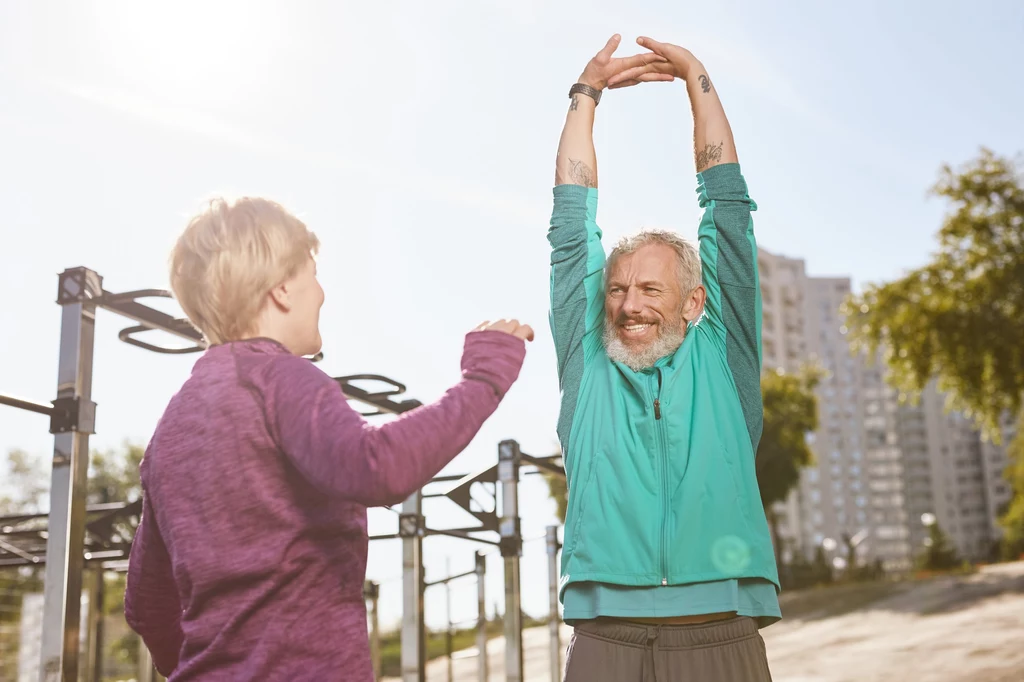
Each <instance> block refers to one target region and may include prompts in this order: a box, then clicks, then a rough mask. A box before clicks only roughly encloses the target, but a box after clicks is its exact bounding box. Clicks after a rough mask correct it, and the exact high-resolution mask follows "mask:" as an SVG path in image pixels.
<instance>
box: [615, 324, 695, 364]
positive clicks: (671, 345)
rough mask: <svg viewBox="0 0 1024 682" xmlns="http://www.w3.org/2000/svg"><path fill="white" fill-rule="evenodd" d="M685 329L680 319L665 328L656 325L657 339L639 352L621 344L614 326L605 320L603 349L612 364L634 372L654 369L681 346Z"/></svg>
mask: <svg viewBox="0 0 1024 682" xmlns="http://www.w3.org/2000/svg"><path fill="white" fill-rule="evenodd" d="M685 337H686V327H685V326H683V324H682V319H681V318H680V319H679V320H673V321H672V323H670V324H668V325H667V326H662V325H658V338H656V339H655V340H654V342H653V343H651V344H650V345H649V346H646V347H645V348H641V349H639V350H630V349H629V348H628V347H627V346H626V344H624V343H623V342H622V339H620V338H619V335H618V333H617V328H616V325H615V324H614V323H612V322H608V321H607V320H606V321H605V323H604V349H605V353H607V354H608V357H609V358H611V359H612V360H613V361H614V362H620V363H622V364H623V365H625V366H626V367H629V368H630V369H631V370H633V371H634V372H639V371H641V370H644V369H647V368H648V367H654V363H656V362H657V361H658V360H660V359H661V358H663V357H665V356H666V355H672V354H673V353H675V352H676V350H678V348H679V346H681V345H683V339H684V338H685Z"/></svg>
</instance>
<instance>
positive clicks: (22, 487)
mask: <svg viewBox="0 0 1024 682" xmlns="http://www.w3.org/2000/svg"><path fill="white" fill-rule="evenodd" d="M4 481H5V483H6V484H7V485H6V486H5V487H6V488H7V491H6V492H5V493H4V494H3V495H0V514H35V513H38V512H39V511H40V510H41V509H45V508H47V507H48V506H49V504H48V502H47V499H46V495H47V493H48V492H49V490H50V480H49V478H48V477H47V472H46V469H45V468H43V460H42V458H41V457H33V456H32V455H30V454H28V453H27V452H25V451H24V450H17V449H15V450H9V451H8V452H7V476H6V477H5V478H4Z"/></svg>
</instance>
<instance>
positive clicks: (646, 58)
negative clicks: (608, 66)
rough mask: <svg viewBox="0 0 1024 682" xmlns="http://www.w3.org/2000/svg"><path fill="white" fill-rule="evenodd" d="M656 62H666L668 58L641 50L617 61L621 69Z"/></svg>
mask: <svg viewBox="0 0 1024 682" xmlns="http://www.w3.org/2000/svg"><path fill="white" fill-rule="evenodd" d="M658 62H661V63H666V62H668V60H667V59H665V58H664V57H662V56H661V55H659V54H656V53H654V52H641V53H640V54H635V55H633V56H631V57H623V58H622V59H620V60H619V61H618V67H619V68H620V69H622V70H625V69H635V68H639V67H644V66H647V65H648V64H655V63H658Z"/></svg>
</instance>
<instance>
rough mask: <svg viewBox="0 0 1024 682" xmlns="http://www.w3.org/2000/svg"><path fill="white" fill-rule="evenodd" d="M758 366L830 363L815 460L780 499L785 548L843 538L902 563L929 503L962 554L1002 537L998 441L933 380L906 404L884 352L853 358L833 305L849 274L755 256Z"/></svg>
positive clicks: (831, 546) (916, 542) (919, 543)
mask: <svg viewBox="0 0 1024 682" xmlns="http://www.w3.org/2000/svg"><path fill="white" fill-rule="evenodd" d="M758 264H759V268H760V275H761V290H762V304H763V315H762V319H763V324H762V336H763V359H764V367H765V370H766V371H768V370H771V369H774V368H781V369H783V370H785V371H787V372H795V371H798V370H799V368H800V367H801V365H802V364H804V363H805V362H812V363H816V364H818V365H819V366H821V367H822V368H823V369H824V370H825V371H826V376H825V378H824V379H823V381H822V382H821V384H820V386H819V387H818V391H817V394H818V409H819V428H818V430H817V431H816V432H815V433H814V434H812V435H811V436H810V437H809V441H810V444H811V449H812V451H813V452H814V454H815V458H816V463H815V466H812V467H808V468H807V469H806V470H805V471H804V472H803V476H802V478H801V481H800V484H799V485H798V487H797V488H796V489H795V490H794V491H793V494H792V495H790V497H789V499H788V500H787V501H786V502H785V503H782V504H779V505H777V507H776V513H777V515H778V518H779V521H780V536H781V538H782V541H783V550H782V555H783V559H784V560H786V561H788V560H790V559H791V558H792V557H793V555H794V552H803V553H804V554H805V555H806V556H808V558H810V556H811V555H813V553H814V551H815V549H816V548H817V547H819V546H823V547H825V548H826V550H827V551H828V552H829V553H830V554H832V555H833V557H834V558H837V559H839V562H838V565H840V566H841V565H843V559H844V558H845V556H846V549H845V547H844V545H845V541H846V539H851V540H852V541H853V542H854V544H855V545H856V556H857V558H858V563H861V562H863V563H869V562H874V561H875V560H876V559H877V560H880V561H881V562H882V564H883V566H884V567H885V568H886V570H890V571H900V570H906V569H909V568H910V567H911V566H912V564H913V560H914V557H915V556H916V555H918V554H919V553H920V552H921V551H922V550H923V549H924V538H925V537H926V536H927V533H928V529H927V527H926V526H924V525H923V523H922V522H921V518H922V515H923V514H926V513H931V514H934V515H935V516H936V517H937V519H938V522H939V523H940V524H941V525H942V527H943V529H945V530H946V531H947V532H948V533H949V534H950V536H951V538H952V539H953V542H954V543H955V544H956V546H957V548H958V549H959V550H960V551H961V553H962V554H963V555H965V556H969V557H971V558H980V557H981V556H984V552H987V550H988V548H989V547H990V546H991V543H992V542H993V540H994V538H996V537H998V533H997V531H998V525H997V523H996V518H997V517H998V512H999V510H1000V509H1001V505H1004V504H1005V503H1006V501H1007V500H1008V499H1009V496H1010V494H1011V493H1010V491H1009V489H1008V486H1006V485H1005V483H1004V482H1003V481H1002V470H1003V468H1005V466H1006V461H1007V460H1006V454H1005V449H1004V448H1003V447H1002V446H996V445H994V444H992V443H986V442H983V441H982V439H981V438H980V436H979V434H978V432H977V431H976V430H974V429H973V427H972V426H971V424H970V423H969V421H968V420H967V419H966V418H964V417H963V416H962V415H959V414H956V413H952V414H946V413H945V411H944V407H943V403H942V400H943V398H942V396H940V395H939V394H938V393H937V392H935V391H934V390H933V391H932V392H930V393H927V394H926V395H925V396H923V398H922V400H921V402H920V403H919V404H918V405H905V404H901V401H900V400H899V395H898V393H897V391H896V390H895V389H893V388H892V387H891V386H889V385H888V384H887V383H886V382H885V379H884V374H885V371H884V363H883V362H882V359H881V358H880V357H879V358H876V361H875V362H869V361H868V358H866V357H854V356H852V355H851V353H850V348H849V343H848V339H847V330H846V328H845V327H844V319H843V316H842V315H841V313H840V307H841V305H842V303H843V301H844V300H845V299H846V297H847V296H848V295H849V294H850V291H851V282H850V279H849V278H845V277H834V278H828V277H808V276H807V273H806V268H805V263H804V261H803V260H800V259H792V258H787V257H785V256H780V255H776V254H772V253H769V252H767V251H764V250H763V249H762V250H761V251H760V252H759V255H758Z"/></svg>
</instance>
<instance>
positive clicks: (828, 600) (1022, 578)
mask: <svg viewBox="0 0 1024 682" xmlns="http://www.w3.org/2000/svg"><path fill="white" fill-rule="evenodd" d="M1004 594H1024V573H1022V572H1021V571H1020V570H1019V569H1017V570H1015V569H1014V564H1006V565H994V566H987V567H985V569H984V570H982V571H979V572H977V573H973V574H967V575H947V576H935V577H932V578H928V579H924V580H921V579H918V580H904V581H879V582H870V583H852V584H849V585H830V586H827V587H818V588H812V589H808V590H800V591H797V592H791V593H783V594H782V596H781V598H780V605H781V607H782V616H783V618H784V619H787V620H790V619H792V620H803V621H810V620H818V619H822V618H832V617H834V616H839V615H843V614H846V613H851V612H853V611H856V610H858V609H870V610H872V611H892V612H897V613H914V614H918V615H933V614H941V613H950V612H953V611H958V610H962V609H967V608H970V607H971V606H973V605H974V604H976V603H977V602H979V601H982V600H985V599H990V598H992V597H998V596H1000V595H1004Z"/></svg>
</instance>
